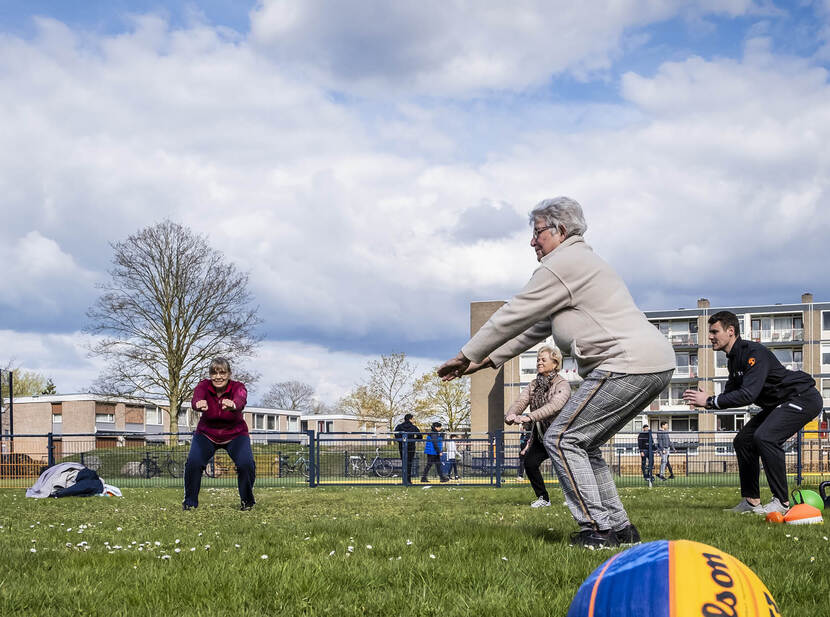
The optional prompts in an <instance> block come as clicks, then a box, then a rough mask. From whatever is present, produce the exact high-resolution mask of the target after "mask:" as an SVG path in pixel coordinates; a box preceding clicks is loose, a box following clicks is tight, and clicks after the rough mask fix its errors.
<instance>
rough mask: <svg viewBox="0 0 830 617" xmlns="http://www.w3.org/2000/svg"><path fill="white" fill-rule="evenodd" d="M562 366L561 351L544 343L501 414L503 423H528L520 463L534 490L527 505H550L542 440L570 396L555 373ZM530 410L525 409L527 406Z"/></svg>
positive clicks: (562, 381) (566, 387)
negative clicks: (530, 376)
mask: <svg viewBox="0 0 830 617" xmlns="http://www.w3.org/2000/svg"><path fill="white" fill-rule="evenodd" d="M561 368H562V352H561V351H559V349H557V348H556V347H550V346H548V345H545V346H544V347H542V348H540V349H539V350H538V351H537V352H536V377H535V378H534V379H533V381H531V382H530V383H529V384H528V385H527V387H526V388H525V389H524V390H522V393H521V394H520V395H519V398H517V399H516V400H515V401H513V404H512V405H510V408H509V409H508V410H507V414H505V416H504V422H505V424H522V425H523V426H528V425H529V426H530V439H529V440H528V442H527V445H526V446H525V451H524V457H525V460H524V467H525V472H526V473H527V479H528V480H530V486H532V487H533V492H534V493H536V501H534V502H533V503H532V504H530V507H531V508H546V507H548V506H550V496H549V495H548V490H547V488H545V479H544V478H543V477H542V471H541V469H540V467H541V466H542V463H543V462H544V461H545V460H546V459H547V458H548V452H547V450H545V444H544V442H543V440H544V438H545V431H547V429H548V427H549V426H550V424H551V422H553V419H554V418H555V417H556V415H557V414H558V413H559V411H560V410H561V409H562V407H564V405H565V403H567V402H568V399H569V398H570V396H571V386H570V384H569V383H568V381H567V380H566V379H565V378H564V377H562V376H561V375H560V374H559V369H561ZM528 407H529V408H530V411H528V412H525V410H526V409H527V408H528Z"/></svg>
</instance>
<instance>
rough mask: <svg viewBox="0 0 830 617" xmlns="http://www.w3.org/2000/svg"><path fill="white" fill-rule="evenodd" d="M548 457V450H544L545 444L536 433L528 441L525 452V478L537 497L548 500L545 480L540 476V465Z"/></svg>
mask: <svg viewBox="0 0 830 617" xmlns="http://www.w3.org/2000/svg"><path fill="white" fill-rule="evenodd" d="M547 458H550V457H549V455H548V451H547V450H545V445H544V444H543V443H542V440H541V439H539V436H538V435H534V436H533V441H531V442H530V447H529V448H528V449H527V453H526V454H525V473H526V474H527V479H528V480H530V486H532V487H533V492H534V493H536V496H537V497H541V498H542V499H544V500H545V501H550V496H549V495H548V489H546V488H545V480H544V478H542V471H541V469H540V467H541V466H542V463H543V462H544V461H545V459H547Z"/></svg>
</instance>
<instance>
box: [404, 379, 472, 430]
mask: <svg viewBox="0 0 830 617" xmlns="http://www.w3.org/2000/svg"><path fill="white" fill-rule="evenodd" d="M414 392H415V405H414V408H415V414H416V415H417V416H418V417H420V418H425V419H434V420H440V421H441V422H442V424H443V425H444V427H445V428H446V429H447V430H448V431H450V432H455V431H458V430H460V429H461V428H466V427H469V425H470V379H469V378H468V377H462V378H460V379H453V380H452V381H442V380H441V378H440V377H438V375H437V374H436V372H435V370H432V371H430V372H428V373H426V374H424V375H423V376H421V377H420V378H419V379H418V380H417V381H416V382H415V385H414Z"/></svg>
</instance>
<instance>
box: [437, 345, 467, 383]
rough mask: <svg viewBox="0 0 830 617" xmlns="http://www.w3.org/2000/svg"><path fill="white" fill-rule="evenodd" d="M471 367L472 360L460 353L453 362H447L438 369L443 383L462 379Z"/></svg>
mask: <svg viewBox="0 0 830 617" xmlns="http://www.w3.org/2000/svg"><path fill="white" fill-rule="evenodd" d="M469 366H470V359H469V358H468V357H467V356H465V355H464V354H463V353H461V352H460V351H459V352H458V355H457V356H455V357H454V358H453V359H452V360H447V361H446V362H444V364H442V365H441V366H439V367H438V376H439V377H440V378H441V379H442V380H443V381H452V380H453V379H455V378H457V377H461V376H462V375H463V374H464V371H466V370H467V369H468V368H469Z"/></svg>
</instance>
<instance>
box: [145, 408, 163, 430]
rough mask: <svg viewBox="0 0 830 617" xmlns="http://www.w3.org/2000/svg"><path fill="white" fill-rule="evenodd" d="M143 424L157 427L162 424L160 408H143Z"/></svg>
mask: <svg viewBox="0 0 830 617" xmlns="http://www.w3.org/2000/svg"><path fill="white" fill-rule="evenodd" d="M144 423H145V424H152V425H156V426H159V425H161V424H162V416H161V407H145V408H144Z"/></svg>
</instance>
